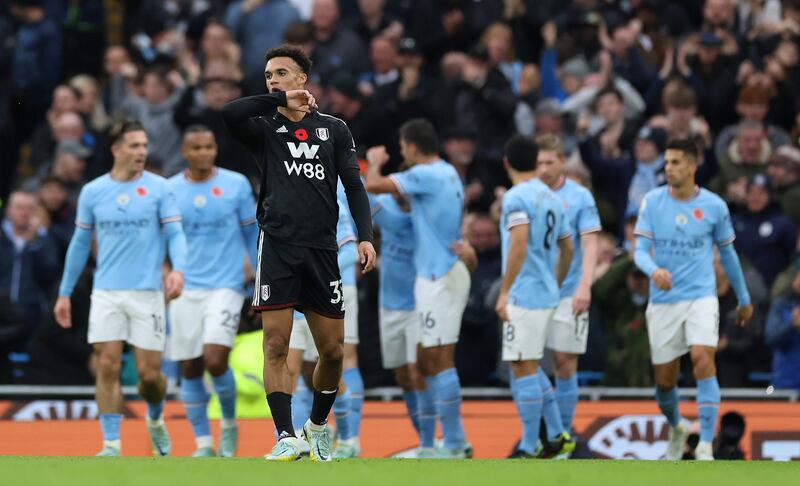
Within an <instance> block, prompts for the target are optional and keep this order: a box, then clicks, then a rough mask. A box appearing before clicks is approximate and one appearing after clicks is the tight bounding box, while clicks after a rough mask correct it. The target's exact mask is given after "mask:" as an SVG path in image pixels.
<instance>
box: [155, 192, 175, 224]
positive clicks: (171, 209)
mask: <svg viewBox="0 0 800 486" xmlns="http://www.w3.org/2000/svg"><path fill="white" fill-rule="evenodd" d="M158 218H159V219H160V220H161V224H167V223H173V222H175V221H180V220H181V212H180V210H179V209H178V202H177V200H176V199H175V193H174V192H172V187H170V186H169V185H168V184H164V185H163V186H162V192H161V199H160V200H159V202H158Z"/></svg>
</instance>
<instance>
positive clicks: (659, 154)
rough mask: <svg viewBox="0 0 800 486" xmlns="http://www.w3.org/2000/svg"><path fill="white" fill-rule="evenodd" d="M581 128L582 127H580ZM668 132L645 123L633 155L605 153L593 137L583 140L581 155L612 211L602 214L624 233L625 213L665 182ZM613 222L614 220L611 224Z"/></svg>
mask: <svg viewBox="0 0 800 486" xmlns="http://www.w3.org/2000/svg"><path fill="white" fill-rule="evenodd" d="M579 128H580V129H582V128H583V127H579ZM666 145H667V134H666V132H665V131H664V130H663V129H661V128H651V127H644V128H642V129H641V130H639V133H638V135H637V138H636V142H635V144H634V150H633V156H631V155H630V154H629V153H627V152H626V153H624V154H622V153H620V154H619V155H617V156H616V157H614V156H606V155H604V154H603V152H602V151H601V150H600V149H599V148H598V146H597V145H596V144H595V143H593V142H592V141H591V140H586V141H584V142H581V144H580V145H579V146H580V150H581V159H582V160H583V163H584V164H586V166H587V167H588V168H589V170H590V171H591V172H592V181H593V182H594V188H595V190H596V196H597V199H602V200H604V202H605V204H604V205H601V207H602V206H606V207H609V208H610V209H611V210H613V214H608V213H607V212H606V214H603V212H602V211H601V216H603V219H604V220H605V221H606V224H607V225H609V224H611V227H613V228H614V231H615V234H616V235H617V236H618V237H621V236H622V226H623V224H624V221H623V216H624V215H626V214H631V213H633V214H635V213H636V212H638V210H639V205H640V204H641V202H642V199H643V198H644V195H645V194H647V192H648V191H650V190H652V189H654V188H656V187H658V186H661V185H664V184H665V183H666V176H665V175H664V148H665V147H666ZM612 223H613V224H612Z"/></svg>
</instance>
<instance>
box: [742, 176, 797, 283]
mask: <svg viewBox="0 0 800 486" xmlns="http://www.w3.org/2000/svg"><path fill="white" fill-rule="evenodd" d="M771 193H772V188H771V185H770V183H769V179H768V178H767V176H766V175H764V174H758V175H755V176H753V177H752V178H751V179H750V180H749V181H748V183H747V193H746V195H745V208H744V210H743V211H740V212H738V213H735V214H734V216H733V218H732V223H733V228H734V229H735V230H736V250H737V251H738V252H739V254H741V255H743V256H745V257H746V258H747V259H748V260H749V261H750V263H752V264H753V266H754V267H755V268H756V270H758V273H759V274H760V275H761V277H762V278H763V280H764V283H765V284H766V285H767V287H772V284H773V282H775V278H776V277H777V276H778V274H779V273H781V272H782V271H783V270H784V269H785V268H786V267H787V266H788V265H789V263H790V262H791V258H792V255H793V254H794V251H795V247H796V243H797V231H796V228H795V225H794V224H793V223H792V221H791V220H790V219H789V218H788V217H787V216H786V215H785V214H783V211H782V210H781V207H780V205H779V204H776V203H774V202H773V201H772V194H771ZM748 281H749V280H748Z"/></svg>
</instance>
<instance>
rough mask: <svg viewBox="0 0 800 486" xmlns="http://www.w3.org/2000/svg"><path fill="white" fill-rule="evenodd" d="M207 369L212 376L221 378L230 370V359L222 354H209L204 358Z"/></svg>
mask: <svg viewBox="0 0 800 486" xmlns="http://www.w3.org/2000/svg"><path fill="white" fill-rule="evenodd" d="M203 360H204V361H205V364H206V369H207V370H208V372H209V373H211V376H220V375H222V374H224V373H225V372H226V371H227V370H228V357H227V356H223V355H220V354H214V353H209V354H206V355H205V356H204V358H203Z"/></svg>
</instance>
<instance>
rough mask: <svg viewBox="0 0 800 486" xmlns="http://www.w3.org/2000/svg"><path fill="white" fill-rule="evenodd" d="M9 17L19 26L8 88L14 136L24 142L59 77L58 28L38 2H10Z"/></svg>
mask: <svg viewBox="0 0 800 486" xmlns="http://www.w3.org/2000/svg"><path fill="white" fill-rule="evenodd" d="M11 14H12V15H13V16H14V18H15V19H17V21H18V22H19V23H20V26H19V28H18V30H17V36H16V39H15V44H14V60H13V63H12V68H11V89H12V92H13V93H14V98H15V100H16V102H15V104H14V108H15V110H14V120H15V122H16V125H17V136H18V137H20V138H21V139H27V138H28V136H29V135H30V133H31V130H32V129H33V127H34V126H36V124H37V123H38V122H39V120H40V119H41V117H42V115H43V114H44V112H45V110H46V109H47V106H48V105H49V104H50V100H51V96H50V93H52V91H53V89H54V88H55V87H56V85H58V80H59V76H60V74H61V52H62V38H61V28H60V26H59V25H58V24H57V23H56V22H55V21H54V20H53V19H51V18H49V17H46V16H45V11H44V8H43V7H42V1H41V0H12V1H11Z"/></svg>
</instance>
